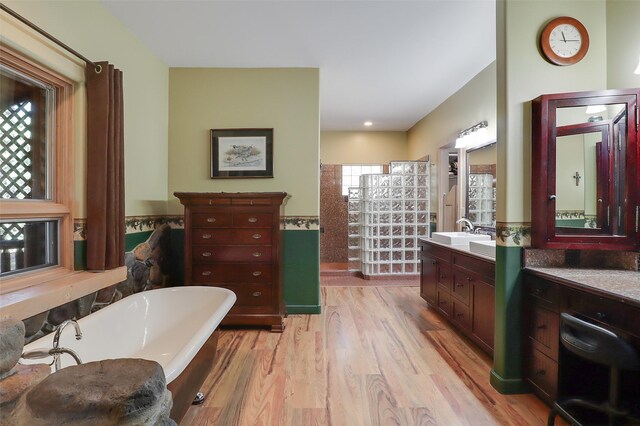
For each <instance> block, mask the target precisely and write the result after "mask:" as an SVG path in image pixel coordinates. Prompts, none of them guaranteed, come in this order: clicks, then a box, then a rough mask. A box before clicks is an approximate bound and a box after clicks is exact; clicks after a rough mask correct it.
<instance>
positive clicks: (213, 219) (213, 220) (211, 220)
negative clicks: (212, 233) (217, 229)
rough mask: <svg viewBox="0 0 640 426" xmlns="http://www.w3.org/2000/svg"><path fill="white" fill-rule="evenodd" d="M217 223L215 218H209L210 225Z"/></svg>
mask: <svg viewBox="0 0 640 426" xmlns="http://www.w3.org/2000/svg"><path fill="white" fill-rule="evenodd" d="M215 221H216V218H215V217H208V218H207V222H209V223H213V222H215Z"/></svg>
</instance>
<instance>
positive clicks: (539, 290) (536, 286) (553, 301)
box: [525, 275, 560, 312]
mask: <svg viewBox="0 0 640 426" xmlns="http://www.w3.org/2000/svg"><path fill="white" fill-rule="evenodd" d="M525 292H526V294H527V295H528V296H529V297H531V298H532V299H533V300H535V301H536V302H537V303H539V304H543V305H545V306H546V307H547V308H548V309H551V310H553V311H556V312H557V311H558V301H559V299H560V291H559V288H558V285H557V284H554V283H552V282H550V281H546V280H544V279H542V278H538V277H534V276H531V275H526V276H525Z"/></svg>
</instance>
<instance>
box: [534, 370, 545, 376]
mask: <svg viewBox="0 0 640 426" xmlns="http://www.w3.org/2000/svg"><path fill="white" fill-rule="evenodd" d="M535 374H536V376H544V375H545V374H547V370H545V369H543V368H541V369H540V370H536V373H535Z"/></svg>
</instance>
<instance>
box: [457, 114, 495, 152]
mask: <svg viewBox="0 0 640 426" xmlns="http://www.w3.org/2000/svg"><path fill="white" fill-rule="evenodd" d="M488 126H489V123H487V120H484V121H481V122H480V123H478V124H474V125H473V126H471V127H469V128H467V129H464V130H463V131H461V132H460V133H459V134H458V138H457V139H456V145H455V148H456V149H463V148H467V149H468V148H472V147H474V146H479V145H483V144H485V143H486V142H488V141H489V132H487V127H488Z"/></svg>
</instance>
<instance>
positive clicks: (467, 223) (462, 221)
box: [456, 217, 474, 232]
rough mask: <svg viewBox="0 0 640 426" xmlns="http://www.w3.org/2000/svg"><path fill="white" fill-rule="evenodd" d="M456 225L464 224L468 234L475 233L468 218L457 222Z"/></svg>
mask: <svg viewBox="0 0 640 426" xmlns="http://www.w3.org/2000/svg"><path fill="white" fill-rule="evenodd" d="M456 223H464V224H465V226H466V227H467V232H473V229H474V226H473V223H472V222H471V221H470V220H469V219H467V218H466V217H463V218H460V219H458V220H456Z"/></svg>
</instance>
